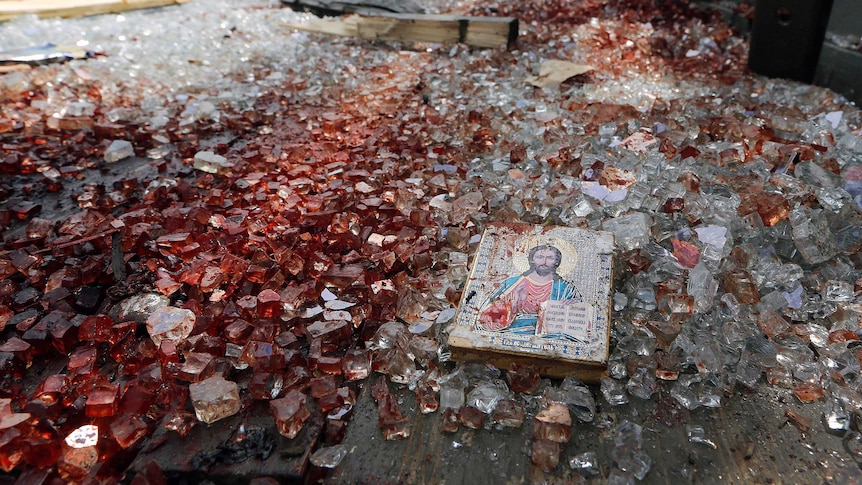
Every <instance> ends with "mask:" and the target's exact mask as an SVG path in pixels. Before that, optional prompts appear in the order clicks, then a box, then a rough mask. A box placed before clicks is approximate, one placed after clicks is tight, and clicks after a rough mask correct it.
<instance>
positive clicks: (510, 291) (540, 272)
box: [479, 244, 583, 335]
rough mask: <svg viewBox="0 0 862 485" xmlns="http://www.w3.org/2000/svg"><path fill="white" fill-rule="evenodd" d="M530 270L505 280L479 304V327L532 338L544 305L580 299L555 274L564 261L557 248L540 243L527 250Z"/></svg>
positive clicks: (568, 285)
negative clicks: (545, 303) (551, 302)
mask: <svg viewBox="0 0 862 485" xmlns="http://www.w3.org/2000/svg"><path fill="white" fill-rule="evenodd" d="M527 260H528V262H529V264H530V268H529V269H528V270H527V271H525V272H524V273H522V274H520V275H517V276H512V277H510V278H507V279H505V280H504V281H503V282H502V283H501V284H500V287H499V288H497V289H496V290H494V292H493V293H492V294H491V296H489V297H488V300H487V301H486V302H485V304H484V305H482V308H483V309H482V310H481V312H480V314H479V325H480V326H481V327H482V328H483V329H485V330H494V331H503V332H511V333H514V334H519V335H534V334H535V333H536V324H537V322H538V318H539V311H540V309H541V305H542V303H543V302H545V301H548V300H568V301H573V302H581V301H583V298H582V297H581V294H580V292H579V291H578V290H577V288H575V286H574V285H573V284H571V283H569V282H568V281H566V280H564V279H563V278H562V277H561V276H560V275H559V274H557V268H559V267H560V264H561V263H562V260H563V255H562V253H561V252H560V250H559V249H557V248H556V247H554V246H552V245H549V244H542V245H539V246H536V247H534V248H533V249H531V250H530V254H529V256H528V259H527Z"/></svg>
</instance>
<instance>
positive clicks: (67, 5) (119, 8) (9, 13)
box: [0, 0, 191, 21]
mask: <svg viewBox="0 0 862 485" xmlns="http://www.w3.org/2000/svg"><path fill="white" fill-rule="evenodd" d="M189 1H191V0H2V1H0V21H7V20H10V19H13V18H15V17H17V16H19V15H25V14H36V15H38V16H39V17H41V18H50V17H83V16H87V15H98V14H105V13H119V12H125V11H128V10H137V9H141V8H152V7H164V6H167V5H174V4H179V3H186V2H189Z"/></svg>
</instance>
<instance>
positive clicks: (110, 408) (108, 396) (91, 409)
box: [86, 384, 120, 418]
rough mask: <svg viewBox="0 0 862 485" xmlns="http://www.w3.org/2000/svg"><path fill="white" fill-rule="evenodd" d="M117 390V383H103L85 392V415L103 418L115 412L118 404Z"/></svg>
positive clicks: (118, 389)
mask: <svg viewBox="0 0 862 485" xmlns="http://www.w3.org/2000/svg"><path fill="white" fill-rule="evenodd" d="M119 392H120V386H119V385H118V384H104V385H100V386H97V387H94V388H93V389H92V390H91V391H90V392H89V393H88V394H87V407H86V413H87V416H89V417H91V418H103V417H106V416H113V415H114V414H116V413H117V409H118V407H119V404H120V396H119Z"/></svg>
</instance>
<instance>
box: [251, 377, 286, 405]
mask: <svg viewBox="0 0 862 485" xmlns="http://www.w3.org/2000/svg"><path fill="white" fill-rule="evenodd" d="M282 389H284V377H283V376H282V375H281V373H279V372H255V373H254V374H252V376H251V380H250V381H249V382H248V391H249V393H250V394H251V396H252V397H253V398H255V399H267V400H269V399H275V398H277V397H278V396H279V395H280V394H281V391H282Z"/></svg>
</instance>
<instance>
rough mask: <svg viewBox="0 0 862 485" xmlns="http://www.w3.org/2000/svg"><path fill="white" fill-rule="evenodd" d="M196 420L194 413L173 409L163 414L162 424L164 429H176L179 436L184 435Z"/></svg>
mask: <svg viewBox="0 0 862 485" xmlns="http://www.w3.org/2000/svg"><path fill="white" fill-rule="evenodd" d="M197 422H198V421H197V419H195V415H194V414H192V413H189V412H186V411H173V412H170V413H168V414H167V415H166V416H165V418H164V420H163V421H162V424H163V425H164V426H165V429H167V430H170V431H176V432H177V433H178V434H179V435H180V436H186V435H188V434H189V432H190V431H191V430H192V428H193V427H194V425H195V424H197Z"/></svg>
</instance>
